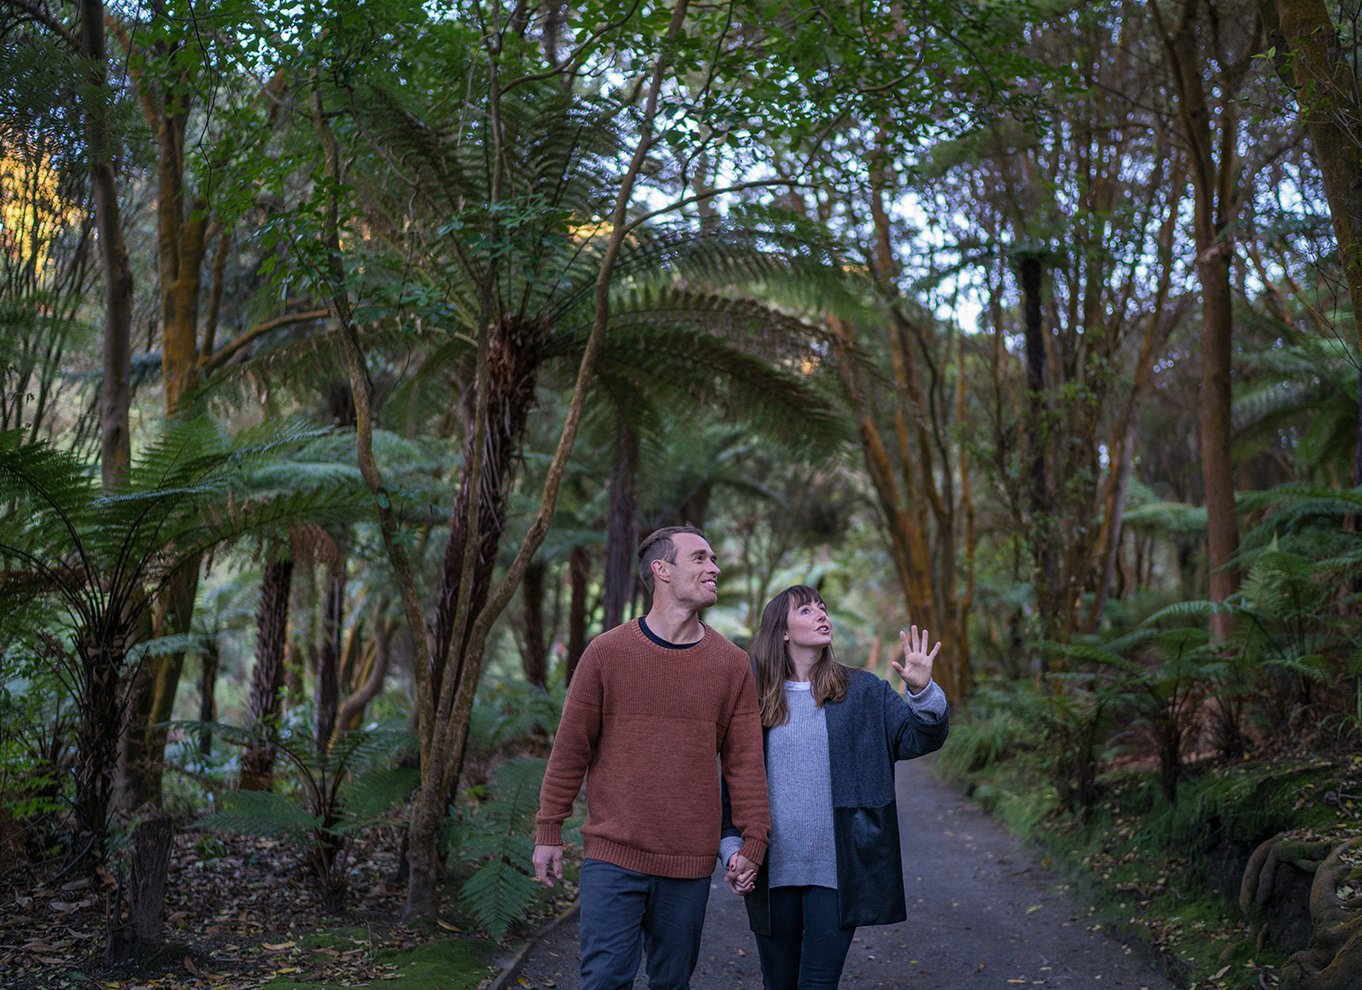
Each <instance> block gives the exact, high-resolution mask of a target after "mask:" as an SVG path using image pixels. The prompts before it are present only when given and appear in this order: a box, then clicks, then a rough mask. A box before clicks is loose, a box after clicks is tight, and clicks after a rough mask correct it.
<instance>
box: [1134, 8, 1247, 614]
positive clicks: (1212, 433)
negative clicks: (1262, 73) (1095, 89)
mask: <svg viewBox="0 0 1362 990" xmlns="http://www.w3.org/2000/svg"><path fill="white" fill-rule="evenodd" d="M1203 2H1204V0H1183V2H1182V4H1181V19H1180V21H1179V23H1178V24H1177V25H1176V27H1175V28H1173V27H1171V26H1170V25H1168V24H1166V23H1165V21H1164V19H1163V15H1162V13H1161V11H1160V9H1159V5H1158V3H1157V2H1156V0H1150V5H1149V6H1150V11H1151V13H1152V14H1153V17H1154V22H1155V24H1156V26H1157V27H1158V30H1159V35H1160V38H1161V40H1162V43H1163V50H1164V58H1165V61H1166V63H1167V65H1168V69H1169V75H1170V77H1171V79H1172V83H1173V88H1174V91H1175V92H1176V95H1177V106H1176V110H1177V115H1178V129H1179V133H1180V134H1181V136H1182V139H1183V141H1184V143H1185V144H1186V146H1187V149H1188V156H1189V163H1190V173H1191V178H1192V190H1193V193H1194V196H1195V203H1194V206H1195V209H1194V211H1193V220H1192V231H1193V241H1194V243H1195V245H1196V252H1197V257H1196V273H1197V280H1198V282H1199V283H1200V286H1201V297H1202V303H1201V361H1202V366H1201V473H1202V482H1203V487H1204V489H1205V501H1206V535H1207V548H1208V559H1207V565H1208V569H1209V571H1210V576H1209V585H1210V596H1211V599H1212V600H1213V601H1217V602H1221V601H1224V600H1225V599H1226V598H1228V597H1229V596H1230V595H1231V594H1233V593H1234V591H1235V590H1236V589H1237V588H1238V587H1239V575H1238V572H1237V570H1236V569H1235V567H1234V555H1235V553H1236V551H1237V550H1238V547H1239V524H1238V520H1237V518H1236V516H1235V511H1234V463H1233V459H1232V457H1231V453H1230V442H1231V437H1232V424H1231V419H1230V399H1231V392H1230V374H1231V360H1232V346H1231V345H1232V340H1233V335H1234V326H1233V315H1232V304H1233V298H1232V293H1231V289H1230V263H1231V261H1232V259H1233V257H1234V242H1233V239H1232V236H1231V227H1232V225H1233V223H1234V220H1235V218H1236V216H1237V214H1238V211H1239V205H1240V190H1239V186H1238V183H1239V165H1240V163H1239V159H1238V155H1237V150H1238V140H1239V130H1238V115H1237V107H1236V104H1235V102H1234V96H1233V94H1234V93H1235V91H1236V90H1237V88H1238V85H1239V83H1240V82H1241V81H1242V79H1243V75H1244V73H1245V72H1246V71H1247V67H1248V66H1249V65H1251V64H1252V60H1253V58H1254V57H1255V56H1256V54H1257V52H1258V51H1259V49H1260V45H1261V40H1262V33H1261V21H1256V22H1255V23H1254V24H1253V27H1252V30H1251V31H1250V32H1249V34H1248V36H1247V38H1246V41H1245V44H1244V49H1243V51H1240V52H1231V51H1228V50H1227V49H1226V48H1225V34H1226V32H1225V30H1224V25H1223V21H1221V20H1220V19H1218V17H1217V15H1218V14H1219V13H1220V11H1219V10H1218V8H1217V7H1216V6H1215V4H1214V3H1213V2H1212V4H1211V8H1210V11H1209V13H1210V15H1211V18H1212V19H1213V23H1210V24H1207V23H1203V11H1202V3H1203ZM1207 65H1210V66H1211V69H1210V70H1209V71H1210V73H1211V75H1212V83H1213V85H1214V87H1215V90H1216V91H1218V92H1219V97H1218V102H1217V103H1216V104H1215V105H1214V106H1212V103H1211V98H1210V95H1209V94H1208V91H1207V88H1206V82H1205V76H1206V75H1207V70H1206V66H1207ZM1230 625H1231V624H1230V619H1229V616H1228V615H1224V614H1218V615H1216V616H1215V617H1214V618H1213V619H1212V622H1211V631H1212V633H1213V634H1214V635H1215V636H1216V637H1217V638H1220V639H1224V638H1226V637H1227V636H1228V635H1229V632H1230Z"/></svg>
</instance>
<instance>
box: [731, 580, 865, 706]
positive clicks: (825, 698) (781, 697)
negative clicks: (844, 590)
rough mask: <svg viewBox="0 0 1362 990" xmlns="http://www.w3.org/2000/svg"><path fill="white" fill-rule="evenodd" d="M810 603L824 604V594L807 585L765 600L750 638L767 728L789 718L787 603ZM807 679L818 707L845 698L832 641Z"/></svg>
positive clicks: (790, 671)
mask: <svg viewBox="0 0 1362 990" xmlns="http://www.w3.org/2000/svg"><path fill="white" fill-rule="evenodd" d="M810 602H817V603H818V604H819V605H823V596H822V595H820V594H819V593H818V592H817V590H816V589H814V588H810V587H809V586H808V585H807V584H797V585H795V586H794V587H792V588H786V589H785V590H784V591H782V592H781V593H780V594H778V595H776V597H774V598H772V599H771V600H770V601H769V602H767V603H766V607H765V608H764V609H762V612H761V627H760V628H759V629H757V635H756V636H754V637H753V639H752V649H751V653H750V656H751V657H752V664H753V666H754V667H755V668H756V672H757V702H758V703H759V704H760V706H761V724H762V725H763V726H764V727H766V728H768V729H769V728H771V727H772V726H774V725H784V724H785V723H786V722H787V721H789V718H790V708H789V705H787V704H786V702H785V682H786V681H787V680H789V679H791V678H792V677H794V672H795V668H794V661H793V660H791V659H790V652H789V650H788V648H787V644H786V641H785V631H786V629H787V627H788V624H789V617H790V606H791V605H793V606H794V607H795V608H798V607H800V606H801V605H807V604H809V603H810ZM824 607H825V608H826V606H824ZM809 681H810V682H811V684H812V686H813V703H814V704H815V705H818V706H819V707H822V705H823V704H825V703H826V702H829V701H841V700H842V699H843V698H845V697H846V693H847V671H846V668H845V667H843V666H842V665H841V664H840V663H838V662H837V658H836V657H835V656H834V655H833V652H832V644H831V643H829V644H828V645H827V646H825V647H823V651H822V652H821V653H820V654H819V655H818V659H817V660H815V661H814V662H813V669H812V670H810V671H809Z"/></svg>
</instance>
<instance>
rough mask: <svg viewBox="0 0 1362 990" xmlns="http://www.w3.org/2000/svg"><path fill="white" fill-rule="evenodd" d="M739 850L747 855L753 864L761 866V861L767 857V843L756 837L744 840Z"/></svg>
mask: <svg viewBox="0 0 1362 990" xmlns="http://www.w3.org/2000/svg"><path fill="white" fill-rule="evenodd" d="M738 852H740V853H742V854H743V855H744V856H746V857H747V859H748V861H749V862H750V863H751V864H752V865H753V866H760V865H761V861H762V860H763V859H765V858H766V843H765V842H758V841H757V840H756V839H748V840H746V841H745V842H743V844H742V848H741V849H739V850H738Z"/></svg>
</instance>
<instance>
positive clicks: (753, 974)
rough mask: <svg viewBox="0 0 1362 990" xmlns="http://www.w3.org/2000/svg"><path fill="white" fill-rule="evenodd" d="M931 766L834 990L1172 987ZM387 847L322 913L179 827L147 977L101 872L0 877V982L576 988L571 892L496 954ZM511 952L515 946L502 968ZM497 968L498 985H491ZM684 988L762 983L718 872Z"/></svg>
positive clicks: (273, 862)
mask: <svg viewBox="0 0 1362 990" xmlns="http://www.w3.org/2000/svg"><path fill="white" fill-rule="evenodd" d="M932 762H933V758H928V759H925V760H918V761H912V762H911V763H908V764H903V765H901V766H900V769H899V779H898V785H899V808H900V816H901V822H902V841H903V852H904V864H905V877H904V882H905V888H906V891H907V895H908V910H909V920H908V921H907V922H905V923H903V924H900V925H891V926H885V927H877V928H865V929H862V930H861V931H860V932H858V934H857V940H856V942H855V943H854V944H853V947H852V952H851V955H850V957H849V959H848V963H847V969H846V976H845V978H844V981H843V985H844V986H847V987H861V988H865V990H871V988H877V990H878V988H882V990H889V988H894V990H899V988H907V987H914V986H940V987H975V986H977V987H999V988H1007V987H1015V986H1024V985H1031V986H1050V987H1056V986H1074V987H1077V986H1083V987H1094V986H1096V987H1125V988H1130V990H1171V988H1172V987H1174V986H1187V985H1188V983H1187V979H1186V975H1185V972H1184V971H1180V970H1182V967H1181V966H1180V965H1179V964H1178V963H1177V961H1176V960H1170V955H1169V954H1168V953H1167V952H1159V951H1157V950H1156V949H1153V948H1150V947H1149V946H1146V945H1144V944H1142V943H1140V942H1138V941H1137V940H1135V939H1134V938H1131V937H1125V936H1124V935H1123V933H1122V931H1121V930H1119V929H1117V928H1113V927H1112V924H1111V922H1110V920H1109V919H1104V918H1103V917H1102V916H1100V915H1099V914H1097V913H1096V912H1095V910H1094V909H1093V908H1092V907H1091V906H1090V904H1089V902H1088V901H1087V900H1086V899H1085V898H1084V897H1082V896H1081V895H1080V894H1079V893H1078V892H1077V891H1076V890H1075V889H1074V888H1073V886H1072V885H1071V884H1070V883H1069V882H1067V881H1065V880H1064V879H1062V878H1060V877H1059V876H1057V875H1056V874H1055V873H1053V872H1052V871H1051V870H1050V869H1049V868H1048V865H1047V864H1046V863H1045V862H1044V861H1043V859H1042V858H1041V857H1042V854H1040V853H1038V852H1037V850H1036V849H1035V848H1034V847H1030V846H1026V845H1023V844H1022V843H1019V842H1018V841H1017V840H1016V839H1015V838H1013V837H1012V836H1011V835H1010V834H1009V833H1008V832H1007V830H1006V829H1005V828H1004V826H1003V825H1002V824H1001V823H999V822H998V821H996V820H995V819H993V818H991V817H990V816H989V815H988V814H987V813H986V812H984V811H983V810H982V809H981V808H980V807H979V806H978V805H977V804H976V803H974V802H972V801H971V800H970V799H969V798H967V797H965V796H964V795H963V794H961V793H960V791H959V790H958V789H957V788H956V787H954V786H952V785H951V784H948V783H945V782H943V781H942V780H941V779H940V778H939V777H938V776H937V775H936V774H935V773H934V772H933V771H932V768H931V764H932ZM399 844H400V834H399V826H398V825H393V826H391V827H389V828H387V829H382V830H377V831H374V832H371V833H369V834H368V835H366V836H365V843H364V845H363V847H361V848H357V849H356V851H355V853H354V855H353V857H352V862H353V864H354V867H353V869H352V871H351V874H350V876H351V897H350V900H349V903H348V906H347V909H346V910H345V911H344V913H342V914H340V915H335V914H332V915H328V914H327V913H326V912H325V911H323V910H322V905H321V903H320V899H319V897H318V895H317V892H316V887H315V885H314V884H313V883H312V881H311V878H310V877H309V875H308V874H306V873H305V872H304V870H303V867H302V865H301V861H300V860H301V857H300V856H299V854H298V852H297V850H296V849H295V848H293V847H291V846H289V845H286V844H284V843H280V842H274V841H270V840H264V839H258V838H249V837H219V836H216V835H207V834H204V833H198V832H190V831H185V832H181V833H179V834H178V835H177V837H176V849H175V856H174V861H173V863H172V866H171V873H170V877H169V882H168V885H167V908H166V910H167V937H168V939H169V944H168V945H167V947H166V951H165V952H164V953H163V954H162V956H161V957H160V959H159V960H158V965H157V966H155V967H152V968H150V969H144V970H142V971H141V972H139V973H137V974H131V973H128V972H126V971H121V970H117V969H112V968H109V967H107V966H105V965H104V964H103V962H102V958H103V951H104V944H105V939H106V937H107V935H106V932H107V926H106V913H107V910H108V907H107V905H108V904H109V903H111V902H112V900H113V898H114V894H115V891H116V888H117V880H116V878H115V877H113V876H111V875H109V874H108V873H107V872H101V873H100V874H98V875H97V876H94V877H82V878H78V879H73V878H70V877H67V878H58V877H49V878H46V879H44V878H38V877H34V876H33V875H31V874H25V873H24V872H23V871H11V872H9V873H8V874H7V875H4V876H0V988H3V990H68V988H69V990H93V988H96V987H98V988H103V990H151V988H162V987H176V988H178V987H185V988H208V987H212V988H216V990H252V988H257V987H266V986H268V987H269V988H270V990H300V988H304V987H307V988H340V987H363V986H367V987H380V986H382V985H384V984H385V983H386V982H388V981H393V980H401V981H402V985H403V986H404V987H410V988H413V990H416V988H427V987H428V988H431V990H435V988H439V990H475V988H478V987H484V988H485V987H488V986H489V985H491V984H492V983H493V981H494V980H498V978H499V976H500V977H501V979H500V982H501V983H509V984H510V985H512V986H517V987H526V988H535V990H539V988H543V990H575V988H576V987H577V986H578V980H577V950H576V938H577V925H576V921H575V918H573V917H568V919H567V920H566V921H564V922H563V923H562V924H558V925H555V926H551V927H550V928H549V929H548V930H547V932H546V934H545V935H544V937H543V938H541V939H535V938H533V936H534V934H535V932H536V931H538V930H539V928H540V926H541V925H542V924H543V923H544V922H546V921H547V920H548V919H550V918H554V917H559V916H561V915H563V914H564V912H565V910H566V909H567V908H568V907H569V906H570V904H571V902H572V897H573V895H574V894H575V890H574V889H573V888H572V887H571V885H568V886H564V887H560V888H559V889H558V890H557V891H555V892H554V895H553V897H552V898H551V899H546V900H545V901H544V902H543V904H542V905H541V910H540V913H539V914H538V915H537V917H536V918H533V919H531V920H530V921H529V922H528V923H527V925H526V926H525V927H524V928H523V929H520V930H517V931H513V932H511V933H510V935H509V936H508V938H507V939H506V940H504V942H503V943H501V944H500V945H498V944H496V943H493V942H491V941H490V940H488V939H486V938H485V937H482V936H481V934H480V933H478V932H477V931H475V930H474V929H473V927H472V926H471V925H467V924H466V923H464V922H461V921H459V918H460V913H459V909H458V906H457V905H456V904H454V903H453V902H451V901H444V902H442V904H441V920H440V921H439V922H438V923H437V924H435V925H430V926H426V927H409V926H405V925H402V924H400V923H399V922H398V921H397V920H396V919H397V918H398V917H399V916H400V913H401V908H402V901H403V897H404V894H405V889H404V887H403V886H402V885H400V884H397V883H395V882H393V878H394V877H395V876H396V869H397V857H396V850H397V849H398V848H399ZM35 880H43V881H44V882H35ZM450 886H452V885H450ZM1129 910H1130V912H1131V913H1139V912H1140V910H1141V907H1140V906H1139V905H1136V904H1131V905H1130V907H1129ZM1118 921H1119V919H1118ZM521 947H525V948H526V951H525V952H523V953H521V954H520V955H517V956H513V955H512V954H513V953H515V952H516V950H517V949H519V948H521ZM1170 962H1171V968H1170ZM508 966H514V968H515V972H514V974H513V975H514V977H515V979H514V980H505V979H504V974H505V973H506V970H507V967H508ZM1227 968H1228V967H1227ZM456 971H457V975H456ZM1219 975H1221V974H1217V976H1219ZM1256 982H1257V981H1256V980H1255V983H1256ZM638 985H640V986H641V985H643V984H642V980H640V983H639V984H638ZM692 985H693V987H694V990H737V988H742V987H750V988H755V987H759V986H760V985H761V979H760V974H759V971H758V968H757V961H756V951H755V946H754V944H753V942H752V936H751V934H750V932H749V931H748V928H747V924H746V918H745V915H744V912H743V910H742V904H741V901H740V900H739V899H738V898H736V897H734V896H733V895H732V894H731V893H729V891H728V890H727V888H726V887H724V886H723V885H722V884H721V883H719V882H718V877H717V876H716V882H715V884H714V886H713V888H712V892H711V898H710V910H709V916H708V920H707V924H706V929H705V936H704V944H703V946H702V951H701V961H700V966H699V969H698V970H697V973H696V978H695V981H694V982H693V984H692ZM1198 985H1200V984H1198ZM1208 985H1209V986H1215V985H1217V984H1216V983H1215V982H1212V983H1210V984H1208ZM1222 985H1223V984H1222Z"/></svg>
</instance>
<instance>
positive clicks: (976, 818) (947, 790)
mask: <svg viewBox="0 0 1362 990" xmlns="http://www.w3.org/2000/svg"><path fill="white" fill-rule="evenodd" d="M933 759H934V757H927V758H925V759H921V760H914V761H911V762H909V763H901V764H899V765H898V781H897V784H898V802H899V819H900V824H901V833H902V837H903V862H904V881H903V882H904V888H905V890H906V891H907V894H908V920H907V921H906V922H904V923H902V924H898V925H888V926H883V927H875V928H862V929H860V930H859V931H858V932H857V933H856V941H855V942H854V943H853V944H852V946H851V953H850V954H849V955H848V957H847V964H846V970H845V971H844V973H843V975H842V982H841V986H842V987H843V988H851V987H855V988H864V990H914V988H919V987H920V988H924V990H925V988H932V990H955V988H976V987H978V988H983V987H997V988H999V990H1009V988H1013V987H1021V986H1040V987H1073V988H1077V987H1083V988H1090V990H1101V988H1107V987H1120V988H1128V990H1173V988H1174V984H1173V983H1172V982H1171V981H1170V980H1169V979H1168V978H1167V977H1166V976H1165V975H1164V974H1163V972H1162V969H1161V968H1160V966H1159V965H1158V963H1157V962H1156V961H1155V960H1154V958H1153V957H1152V956H1151V955H1150V954H1149V953H1147V952H1146V951H1145V950H1143V949H1142V948H1140V947H1138V946H1136V947H1134V948H1131V947H1128V946H1127V945H1126V944H1124V943H1123V942H1122V941H1120V940H1119V939H1117V938H1115V937H1113V936H1112V935H1110V934H1109V933H1107V932H1106V931H1104V930H1102V928H1101V927H1100V926H1098V925H1097V923H1096V921H1095V920H1093V919H1092V918H1091V916H1090V915H1089V911H1088V909H1087V907H1086V906H1085V905H1084V904H1082V903H1081V902H1080V901H1079V900H1078V898H1077V897H1075V895H1074V894H1073V892H1072V890H1071V889H1070V888H1069V887H1068V886H1067V885H1066V884H1065V883H1063V882H1062V881H1061V880H1060V879H1059V878H1058V877H1056V876H1055V875H1054V874H1052V873H1051V872H1049V871H1048V870H1046V869H1045V868H1044V867H1043V866H1042V865H1040V863H1039V862H1038V861H1037V859H1036V857H1035V855H1034V853H1032V852H1031V851H1030V850H1028V849H1026V848H1025V847H1023V846H1021V845H1019V844H1018V843H1017V841H1016V840H1015V839H1013V838H1012V837H1011V836H1010V835H1009V834H1008V833H1007V831H1006V830H1005V829H1004V828H1003V827H1002V826H1001V825H999V824H998V823H996V822H994V821H993V820H992V819H990V818H989V816H988V815H986V814H985V813H984V812H983V811H981V810H980V809H979V808H978V807H977V806H976V805H974V804H973V803H972V802H971V801H969V799H967V798H965V797H964V796H963V795H961V794H959V793H958V792H956V791H955V790H954V789H953V788H952V787H951V786H950V785H948V784H945V783H943V782H941V781H940V780H938V779H937V778H936V776H935V775H934V774H933V772H932V768H931V766H930V763H931V761H932V760H933ZM721 876H722V875H721V874H719V873H716V874H715V877H714V881H713V885H712V887H711V890H710V899H709V910H708V914H707V916H706V921H705V936H704V943H703V945H702V946H701V950H700V965H699V966H698V968H697V969H696V972H695V977H694V979H693V980H692V981H691V990H735V988H743V990H760V988H761V971H760V968H759V967H758V964H757V954H756V948H755V946H754V944H753V942H752V934H751V932H749V931H748V928H747V917H746V913H745V912H744V910H743V907H742V903H741V901H740V900H739V898H737V897H735V896H734V895H733V894H731V893H730V892H729V890H728V888H727V887H726V886H725V885H724V884H723V883H722V882H721ZM577 960H578V954H577V923H576V919H575V918H571V919H568V920H566V921H564V922H563V923H562V924H559V925H558V926H557V927H556V928H554V929H553V930H552V931H550V932H549V933H548V934H547V935H545V936H544V937H543V938H542V939H541V940H540V941H539V942H538V943H537V944H535V945H534V946H533V947H532V948H531V949H530V950H529V952H528V954H527V955H526V956H525V957H524V962H523V965H521V966H519V967H517V968H516V970H515V971H514V972H513V973H509V974H507V975H508V976H510V977H511V978H510V979H508V980H506V981H505V983H506V985H508V986H509V987H512V988H514V987H526V988H529V990H580V987H581V984H580V981H579V979H578V976H577ZM634 986H635V988H636V990H643V988H645V987H646V986H647V980H646V978H645V977H643V976H642V975H640V977H639V979H638V980H637V981H636V982H635V984H634Z"/></svg>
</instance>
